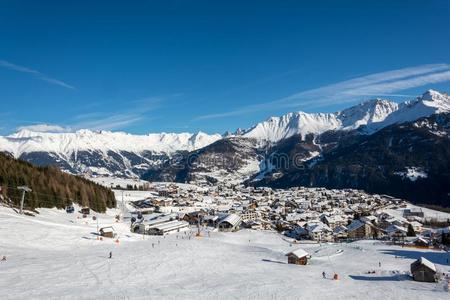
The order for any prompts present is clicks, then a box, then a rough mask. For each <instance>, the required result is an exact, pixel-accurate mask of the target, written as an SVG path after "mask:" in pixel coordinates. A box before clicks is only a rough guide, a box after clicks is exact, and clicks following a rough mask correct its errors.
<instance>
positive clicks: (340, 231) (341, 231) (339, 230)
mask: <svg viewBox="0 0 450 300" xmlns="http://www.w3.org/2000/svg"><path fill="white" fill-rule="evenodd" d="M333 237H334V239H335V240H342V239H346V238H348V234H347V227H345V226H342V225H341V226H337V227H335V228H334V229H333Z"/></svg>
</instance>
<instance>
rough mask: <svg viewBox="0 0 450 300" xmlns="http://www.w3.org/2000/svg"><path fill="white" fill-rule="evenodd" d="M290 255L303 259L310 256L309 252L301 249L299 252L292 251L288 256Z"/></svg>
mask: <svg viewBox="0 0 450 300" xmlns="http://www.w3.org/2000/svg"><path fill="white" fill-rule="evenodd" d="M289 254H293V255H295V256H297V257H298V258H302V257H305V256H308V255H309V254H308V252H306V251H305V250H303V249H301V248H299V249H297V250H294V251H291V252H289V253H288V254H286V255H289Z"/></svg>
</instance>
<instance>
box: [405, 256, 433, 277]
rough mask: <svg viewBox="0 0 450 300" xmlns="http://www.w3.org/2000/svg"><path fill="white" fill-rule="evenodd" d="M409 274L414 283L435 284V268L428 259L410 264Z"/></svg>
mask: <svg viewBox="0 0 450 300" xmlns="http://www.w3.org/2000/svg"><path fill="white" fill-rule="evenodd" d="M411 274H412V276H413V278H414V280H415V281H423V282H435V281H436V266H435V265H434V264H433V263H432V262H431V261H429V260H428V259H426V258H424V257H421V258H419V259H418V260H416V261H415V262H413V263H412V264H411Z"/></svg>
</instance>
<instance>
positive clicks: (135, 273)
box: [0, 207, 450, 299]
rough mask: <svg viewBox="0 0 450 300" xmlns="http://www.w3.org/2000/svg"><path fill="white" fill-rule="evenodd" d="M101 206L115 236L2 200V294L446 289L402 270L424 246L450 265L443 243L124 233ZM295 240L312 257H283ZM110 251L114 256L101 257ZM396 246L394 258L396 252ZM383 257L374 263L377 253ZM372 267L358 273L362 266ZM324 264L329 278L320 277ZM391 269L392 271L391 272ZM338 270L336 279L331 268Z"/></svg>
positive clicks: (352, 294) (284, 295) (383, 293)
mask: <svg viewBox="0 0 450 300" xmlns="http://www.w3.org/2000/svg"><path fill="white" fill-rule="evenodd" d="M117 213H118V211H117V210H111V211H109V212H108V214H104V215H99V225H100V227H102V226H108V225H113V226H114V228H115V230H116V231H117V233H118V236H119V243H117V242H115V241H114V240H111V239H107V238H105V239H104V240H103V241H100V240H97V239H96V236H95V232H96V228H97V222H96V221H93V220H92V218H88V219H83V218H81V217H80V215H79V214H77V213H76V214H66V213H65V212H64V211H58V210H56V209H41V210H40V214H39V215H38V216H36V217H30V216H20V215H17V214H16V213H15V212H13V211H12V210H11V209H9V208H5V207H0V236H1V240H0V256H3V255H5V256H6V257H7V261H1V262H0V299H60V298H64V299H162V298H164V299H180V298H181V299H230V298H236V299H327V298H328V299H406V298H408V299H449V296H450V294H449V293H446V292H444V291H443V287H442V285H441V284H435V283H418V282H414V281H411V280H410V279H409V278H408V276H406V275H402V274H403V273H404V272H407V271H408V270H409V265H410V263H411V262H412V261H413V260H414V259H416V258H418V257H420V256H424V257H426V258H428V259H430V260H431V261H433V262H435V263H437V265H438V268H439V269H440V270H441V271H443V272H449V271H450V265H448V264H447V263H446V259H447V257H448V256H447V253H445V252H434V251H427V252H422V251H421V250H416V249H409V248H408V249H407V248H404V249H402V248H401V247H393V246H386V245H383V244H380V243H376V242H375V243H374V242H372V241H361V242H357V243H352V244H325V245H324V244H323V245H293V246H292V247H291V246H290V244H289V243H288V242H286V241H285V240H283V239H281V237H280V236H279V235H278V234H276V233H271V232H257V231H247V230H243V231H240V232H237V233H219V232H210V234H209V236H208V233H206V232H204V233H203V237H201V238H197V237H192V238H190V239H189V238H188V235H187V234H188V233H186V234H184V233H181V234H178V236H177V235H170V236H166V237H165V238H163V237H152V236H145V239H143V237H142V235H137V234H132V233H130V232H129V230H128V225H127V224H124V223H115V222H114V215H115V214H117ZM299 246H300V247H301V248H303V249H305V250H307V251H308V252H309V253H310V254H311V255H312V259H311V261H310V262H311V264H309V265H307V266H297V265H288V264H286V257H285V256H284V254H285V253H286V252H288V251H290V250H293V249H296V248H297V247H299ZM110 251H112V254H113V257H112V259H109V258H108V255H109V252H110ZM396 256H397V257H398V258H396ZM379 262H381V264H382V265H381V268H380V267H379V266H378V263H379ZM369 270H370V271H372V270H374V271H376V274H375V275H373V274H370V275H369V274H366V273H367V271H369ZM322 271H325V272H326V273H327V274H328V279H322V275H321V273H322ZM392 271H395V272H399V273H400V274H392ZM334 272H336V273H337V274H339V277H340V280H338V281H334V280H331V279H330V277H331V276H332V274H333V273H334Z"/></svg>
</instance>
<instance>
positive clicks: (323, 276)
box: [322, 271, 327, 279]
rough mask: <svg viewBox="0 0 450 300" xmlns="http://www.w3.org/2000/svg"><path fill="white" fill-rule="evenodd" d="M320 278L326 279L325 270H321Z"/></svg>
mask: <svg viewBox="0 0 450 300" xmlns="http://www.w3.org/2000/svg"><path fill="white" fill-rule="evenodd" d="M322 278H323V279H326V278H327V274H326V273H325V271H323V272H322Z"/></svg>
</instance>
